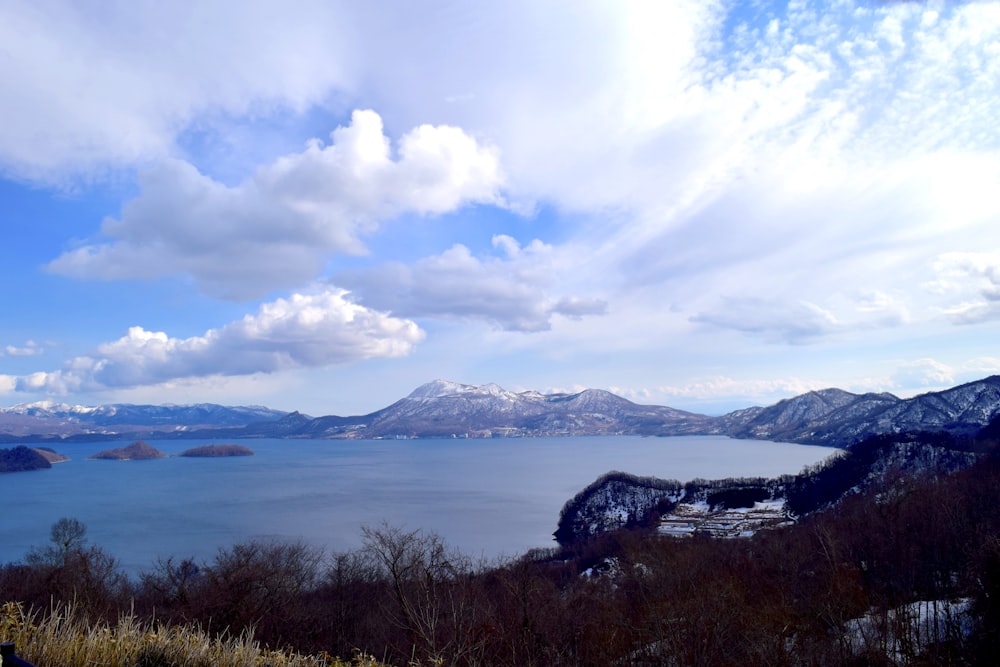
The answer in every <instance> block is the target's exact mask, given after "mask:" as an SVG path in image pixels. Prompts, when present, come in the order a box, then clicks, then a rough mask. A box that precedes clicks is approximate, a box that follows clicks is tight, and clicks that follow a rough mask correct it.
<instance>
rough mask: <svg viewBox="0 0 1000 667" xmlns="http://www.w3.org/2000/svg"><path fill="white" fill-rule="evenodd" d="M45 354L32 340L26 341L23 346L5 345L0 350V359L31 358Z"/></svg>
mask: <svg viewBox="0 0 1000 667" xmlns="http://www.w3.org/2000/svg"><path fill="white" fill-rule="evenodd" d="M44 352H45V349H44V348H43V347H42V346H40V345H39V344H38V343H36V342H35V341H33V340H29V341H27V342H26V343H25V344H24V345H5V346H3V347H2V348H0V357H2V356H4V355H7V356H9V357H33V356H35V355H38V354H42V353H44Z"/></svg>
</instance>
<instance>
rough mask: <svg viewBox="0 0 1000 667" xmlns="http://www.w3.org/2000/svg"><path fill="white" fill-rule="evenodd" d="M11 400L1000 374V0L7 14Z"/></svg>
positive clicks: (912, 390) (864, 385) (0, 340)
mask: <svg viewBox="0 0 1000 667" xmlns="http://www.w3.org/2000/svg"><path fill="white" fill-rule="evenodd" d="M0 99H2V100H3V102H2V104H0V229H2V231H3V237H2V241H0V272H2V273H0V284H3V285H4V289H3V296H2V297H0V308H2V310H0V404H2V405H13V404H17V403H27V402H34V401H41V400H51V401H56V402H61V403H71V404H83V405H97V404H105V403H142V404H145V403H151V404H168V403H172V404H191V403H201V402H211V403H222V404H226V405H250V404H253V405H266V406H269V407H272V408H276V409H282V410H299V411H302V412H304V413H307V414H311V415H315V416H319V415H329V414H337V415H354V414H365V413H368V412H371V411H374V410H377V409H379V408H382V407H384V406H386V405H388V404H390V403H392V402H393V401H395V400H397V399H399V398H401V397H403V396H405V395H406V394H408V393H409V392H410V391H412V390H413V389H414V388H416V387H417V386H419V385H421V384H423V383H426V382H429V381H432V380H434V379H438V378H441V379H446V380H450V381H454V382H461V383H466V384H485V383H491V382H492V383H497V384H499V385H501V386H503V387H505V388H507V389H510V390H513V391H521V390H528V389H531V390H537V391H543V392H569V391H579V390H582V389H584V388H601V389H607V390H610V391H613V392H615V393H617V394H619V395H621V396H624V397H626V398H629V399H631V400H633V401H636V402H639V403H645V404H657V405H669V406H672V407H676V408H681V409H686V410H692V411H695V412H702V413H706V414H719V413H722V412H726V411H728V410H732V409H736V408H741V407H746V406H749V405H768V404H772V403H774V402H776V401H778V400H780V399H782V398H787V397H791V396H794V395H798V394H801V393H804V392H807V391H810V390H813V389H821V388H826V387H839V388H842V389H846V390H848V391H853V392H857V393H863V392H869V391H879V392H881V391H887V392H892V393H894V394H896V395H897V396H901V397H907V396H912V395H915V394H919V393H922V392H926V391H932V390H937V389H942V388H946V387H949V386H954V385H955V384H959V383H962V382H966V381H971V380H975V379H979V378H982V377H986V376H988V375H991V374H994V373H998V372H1000V336H998V333H1000V196H998V192H1000V2H975V1H969V2H943V1H940V2H905V1H896V2H876V1H874V0H868V1H864V0H854V1H848V0H824V1H817V2H804V1H799V0H793V1H789V2H780V1H777V0H775V1H773V2H772V1H768V0H749V1H744V2H719V1H713V0H693V1H690V2H688V1H686V0H672V1H671V2H648V3H647V2H622V1H619V0H613V1H608V2H597V1H589V0H572V1H570V0H566V1H562V0H542V1H539V0H525V1H520V0H510V1H507V2H497V3H456V2H445V1H443V0H427V1H424V2H409V1H402V0H400V1H398V2H397V1H393V0H385V1H379V2H370V3H368V2H363V3H362V2H335V1H331V0H317V1H313V0H294V1H293V2H281V3H279V2H262V1H253V0H250V1H246V0H243V1H241V2H229V1H227V0H213V1H210V2H194V1H184V0H179V1H178V2H170V3H164V2H153V1H143V0H121V1H115V0H108V1H107V2H101V3H92V2H82V1H81V2H70V1H65V2H60V1H57V0H45V1H43V2H37V1H36V0H7V1H5V2H3V3H2V4H0Z"/></svg>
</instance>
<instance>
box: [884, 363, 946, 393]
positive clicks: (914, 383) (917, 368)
mask: <svg viewBox="0 0 1000 667" xmlns="http://www.w3.org/2000/svg"><path fill="white" fill-rule="evenodd" d="M892 381H893V384H894V385H895V386H897V387H907V388H911V389H912V388H913V387H947V386H950V385H953V384H955V369H954V368H952V367H951V366H949V365H947V364H944V363H942V362H940V361H937V360H935V359H915V360H913V361H908V362H905V363H901V364H899V366H898V367H897V368H896V372H895V373H894V374H893V377H892Z"/></svg>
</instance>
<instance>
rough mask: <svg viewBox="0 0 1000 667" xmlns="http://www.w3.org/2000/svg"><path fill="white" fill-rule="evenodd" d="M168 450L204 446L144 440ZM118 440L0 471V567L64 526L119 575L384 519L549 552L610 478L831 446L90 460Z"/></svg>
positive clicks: (656, 442) (275, 444)
mask: <svg viewBox="0 0 1000 667" xmlns="http://www.w3.org/2000/svg"><path fill="white" fill-rule="evenodd" d="M149 442H150V444H151V445H153V446H154V447H156V448H157V449H159V450H161V451H163V452H164V453H166V454H168V455H169V454H176V453H179V452H181V451H184V450H185V449H188V448H191V447H195V446H197V445H202V444H217V442H214V441H210V440H185V441H177V440H164V441H158V440H151V441H149ZM124 444H127V443H121V442H114V443H112V442H108V443H79V444H62V445H59V446H58V447H57V448H56V449H57V450H58V451H59V452H60V453H63V454H66V455H67V456H69V457H71V460H70V461H67V462H65V463H60V464H57V465H55V466H53V468H52V469H51V470H42V471H37V472H25V473H11V474H4V475H0V496H2V500H0V562H13V561H17V560H20V559H22V558H23V557H24V555H25V553H26V552H27V551H28V549H29V548H31V547H32V546H40V545H44V544H46V543H47V541H48V532H49V527H50V526H51V524H52V523H53V522H55V521H56V520H57V519H59V518H60V517H63V516H69V517H75V518H78V519H80V520H81V521H83V522H84V523H85V524H87V527H88V536H89V538H90V542H91V544H96V545H99V546H101V547H103V548H104V549H105V550H106V551H108V552H109V553H111V554H112V555H114V556H115V557H117V558H118V559H119V560H120V561H121V564H122V566H123V567H124V568H125V569H126V570H127V571H129V572H131V573H133V574H134V573H136V572H138V571H139V570H141V569H144V568H148V567H149V566H151V565H152V564H153V563H154V562H155V560H156V559H157V557H160V556H162V557H166V556H169V555H175V556H178V557H194V558H195V559H197V560H199V561H201V560H206V559H209V558H211V557H212V556H213V555H214V554H215V553H216V552H217V550H218V549H219V548H220V547H227V546H230V545H232V544H235V543H237V542H240V541H245V540H247V539H250V538H277V539H292V540H298V539H301V540H304V541H306V542H308V543H311V544H315V545H318V546H323V547H325V548H328V549H330V550H337V551H339V550H347V549H353V548H355V547H358V546H360V544H361V528H362V526H365V525H372V526H374V525H377V524H380V523H381V522H383V521H388V522H389V523H391V524H394V525H398V526H401V527H403V528H406V529H416V528H421V529H427V530H434V531H436V532H438V533H439V534H440V535H441V536H442V537H444V539H445V541H446V542H447V543H448V544H450V545H452V546H454V547H457V548H459V549H461V550H462V551H463V552H465V553H466V554H469V555H475V556H479V555H483V556H485V557H487V558H494V557H499V556H517V555H520V554H522V553H524V552H525V551H527V550H528V549H530V548H533V547H548V546H554V542H553V541H552V532H553V531H554V530H555V528H556V522H557V521H558V518H559V510H560V509H561V508H562V506H563V504H564V503H565V502H566V501H567V500H568V499H569V498H571V497H572V496H573V495H575V494H576V493H577V492H578V491H580V490H581V489H582V488H583V487H585V486H586V485H587V484H589V483H590V482H592V481H594V479H596V478H597V477H598V476H600V475H602V474H603V473H605V472H607V471H609V470H621V471H624V472H630V473H633V474H636V475H650V476H655V477H663V478H671V479H679V480H681V481H686V480H689V479H693V478H696V477H701V478H706V479H713V478H720V477H734V476H744V475H745V476H773V475H778V474H781V473H796V472H799V471H800V470H801V469H802V467H803V466H805V465H810V464H813V463H816V462H818V461H820V460H822V459H824V458H826V457H828V456H830V455H831V454H832V453H833V452H834V450H831V449H829V448H825V447H809V446H804V445H795V444H789V443H776V442H764V441H755V440H731V439H729V438H724V437H715V436H692V437H686V436H685V437H674V438H640V437H632V436H606V437H588V438H570V437H566V438H526V439H497V440H444V439H442V440H433V439H428V440H393V441H339V440H246V441H239V444H242V445H245V446H247V447H250V448H251V449H253V450H254V451H255V452H256V455H255V456H250V457H233V458H217V459H197V458H177V457H173V458H165V459H157V460H152V461H94V460H88V459H87V457H88V456H90V455H92V454H95V453H97V452H99V451H101V450H103V449H108V448H111V447H121V446H123V445H124Z"/></svg>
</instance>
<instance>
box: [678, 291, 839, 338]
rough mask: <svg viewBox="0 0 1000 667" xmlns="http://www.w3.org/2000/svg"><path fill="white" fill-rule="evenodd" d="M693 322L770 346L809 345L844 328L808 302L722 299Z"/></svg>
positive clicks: (695, 317)
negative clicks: (808, 343)
mask: <svg viewBox="0 0 1000 667" xmlns="http://www.w3.org/2000/svg"><path fill="white" fill-rule="evenodd" d="M691 321H692V322H695V323H696V324H702V325H708V326H714V327H721V328H724V329H735V330H736V331H740V332H743V333H746V334H752V335H757V336H761V337H762V338H763V339H764V340H766V341H768V342H771V343H778V342H781V343H807V342H810V341H812V340H815V339H817V338H821V337H823V336H827V335H829V334H831V333H833V332H835V331H838V330H843V328H844V326H843V323H841V322H838V320H837V318H836V317H835V316H834V315H833V313H831V312H829V311H828V310H825V309H824V308H821V307H820V306H817V305H816V304H813V303H809V302H806V301H800V302H798V303H784V302H779V301H768V300H764V299H734V298H729V297H723V298H722V302H721V303H720V304H719V305H718V306H717V307H716V308H715V309H713V310H711V311H706V312H702V313H698V314H697V315H695V316H693V317H692V318H691Z"/></svg>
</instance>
